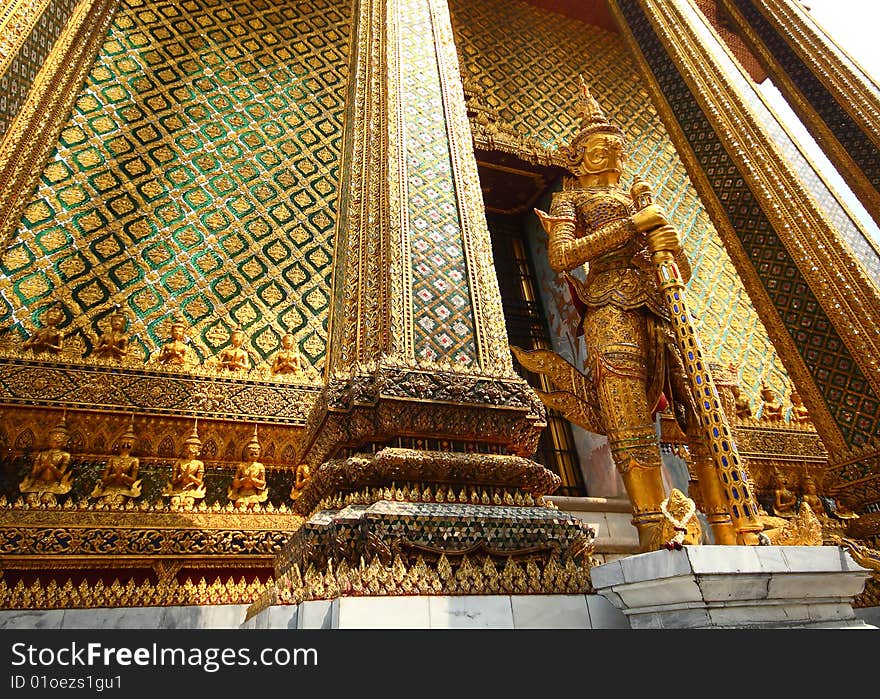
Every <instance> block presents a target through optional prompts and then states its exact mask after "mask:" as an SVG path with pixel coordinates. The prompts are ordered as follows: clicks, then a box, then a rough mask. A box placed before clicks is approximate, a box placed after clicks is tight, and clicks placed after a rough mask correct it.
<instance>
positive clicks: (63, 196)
mask: <svg viewBox="0 0 880 699" xmlns="http://www.w3.org/2000/svg"><path fill="white" fill-rule="evenodd" d="M351 9H352V4H351V2H350V1H349V0H311V1H310V2H307V3H306V2H303V3H300V2H297V3H289V2H285V1H284V0H248V1H244V2H236V3H224V2H219V1H218V0H186V1H185V2H174V3H172V2H160V1H158V0H123V1H122V2H121V5H120V8H119V10H118V13H117V15H116V17H115V19H114V22H113V26H112V29H111V31H110V33H109V35H108V37H107V40H106V42H105V44H104V46H103V49H102V50H101V51H100V53H99V56H98V59H97V60H96V63H95V65H94V68H93V69H92V71H91V74H90V76H89V78H88V80H87V83H86V85H85V87H84V89H83V90H82V93H81V94H80V96H79V98H78V100H77V102H76V106H75V108H74V111H73V113H72V114H71V116H70V118H69V121H68V123H67V124H66V126H65V127H64V129H63V131H62V132H61V138H60V141H59V143H58V146H57V149H56V151H55V153H54V154H53V156H52V157H51V160H50V162H49V164H48V166H47V167H46V169H45V171H44V172H43V175H42V178H41V181H40V184H39V187H38V189H37V191H36V193H35V195H34V198H33V200H32V201H31V203H30V204H29V206H28V207H27V209H26V211H25V215H24V218H23V221H22V225H21V227H20V229H19V231H18V232H17V234H16V236H15V238H14V240H13V242H12V244H11V245H10V247H9V248H8V249H7V250H6V252H5V253H4V254H3V256H2V258H0V269H2V272H3V274H2V276H0V327H6V328H9V327H10V326H14V328H15V329H16V330H17V331H18V332H19V333H21V332H22V331H23V325H24V324H26V325H27V326H28V329H30V328H33V327H34V322H35V321H36V320H37V318H38V316H39V312H40V310H41V309H42V308H43V307H44V306H45V305H46V304H47V303H48V302H49V299H50V298H51V297H52V295H53V293H54V295H55V296H57V297H58V298H59V299H60V300H61V302H62V304H63V306H64V312H65V316H66V318H65V321H64V324H63V326H62V327H64V329H65V330H66V331H67V332H68V333H69V335H70V336H71V338H72V340H71V341H72V342H74V343H76V342H79V343H80V344H81V345H82V346H83V349H88V347H89V346H90V344H91V342H92V341H93V339H92V338H93V335H94V334H96V333H97V332H98V327H99V325H98V324H99V323H102V322H103V319H104V318H105V317H106V316H107V315H108V314H109V313H110V311H111V309H112V307H113V305H114V304H119V305H121V306H123V307H124V308H125V309H126V310H127V312H128V313H129V315H133V316H134V320H133V322H132V324H131V330H132V331H133V332H134V333H137V335H138V340H137V342H138V343H139V344H140V347H141V352H143V353H144V354H146V349H147V347H149V348H152V347H154V346H157V345H159V344H161V343H162V342H164V340H165V339H166V338H167V336H168V325H169V318H170V316H171V315H172V313H173V312H174V311H176V310H177V309H180V310H181V311H182V312H183V314H184V315H185V316H186V318H187V319H188V321H189V323H190V324H191V326H192V329H191V332H190V336H191V337H194V338H195V339H197V340H198V341H199V342H200V343H201V344H202V345H203V347H204V348H205V349H206V352H207V353H209V354H213V353H215V352H216V351H218V350H219V349H221V348H222V347H223V346H225V345H226V344H228V341H229V336H230V329H231V328H232V327H234V326H236V325H238V326H241V327H243V328H244V329H245V330H246V332H247V334H248V336H249V343H250V347H249V349H250V350H251V351H252V352H253V353H254V355H255V356H257V357H262V358H265V357H267V356H268V355H269V354H271V353H272V352H274V351H275V350H276V349H277V348H278V347H279V346H280V340H281V336H282V335H283V334H284V332H285V331H287V330H289V331H290V332H292V333H293V334H294V335H295V336H296V339H297V343H298V346H299V349H300V351H301V353H302V354H303V355H304V356H305V357H306V358H307V359H308V361H309V362H311V363H312V364H313V365H314V366H318V367H319V366H320V365H321V364H322V362H323V358H324V355H325V351H326V326H327V320H328V307H329V306H328V304H329V298H330V279H331V273H332V256H333V236H334V225H335V222H336V210H337V205H336V199H337V196H338V183H339V160H340V149H341V141H342V123H343V111H344V95H345V90H346V84H347V77H348V50H349V49H348V42H349V38H350V32H351V14H352V13H351ZM100 327H101V328H103V325H101V326H100Z"/></svg>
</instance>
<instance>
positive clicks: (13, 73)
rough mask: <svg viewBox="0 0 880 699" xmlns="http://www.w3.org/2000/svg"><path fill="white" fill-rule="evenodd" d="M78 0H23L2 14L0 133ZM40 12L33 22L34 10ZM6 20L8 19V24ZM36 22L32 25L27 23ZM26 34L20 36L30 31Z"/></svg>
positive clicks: (3, 130) (23, 98)
mask: <svg viewBox="0 0 880 699" xmlns="http://www.w3.org/2000/svg"><path fill="white" fill-rule="evenodd" d="M78 2H79V0H49V1H48V2H46V0H24V1H23V2H18V3H17V4H15V5H14V6H10V7H9V8H7V9H10V10H11V11H12V12H11V14H10V15H9V16H8V17H7V16H5V15H4V16H3V17H2V18H0V20H2V27H0V28H2V30H3V32H2V33H3V35H2V36H0V137H2V136H3V135H4V134H5V133H6V129H7V128H9V122H10V121H12V119H13V118H15V115H16V114H18V110H19V109H20V108H21V105H22V104H23V103H24V101H25V98H26V97H27V94H28V91H29V90H30V89H31V85H32V84H33V82H34V78H35V77H36V75H37V71H38V70H40V67H41V66H42V65H43V61H44V60H45V59H46V56H47V55H48V53H49V49H50V48H52V44H54V43H55V40H56V39H57V38H58V36H59V35H60V34H61V30H62V29H64V25H65V24H66V23H67V20H68V19H69V18H70V15H71V13H72V12H73V8H74V7H76V5H77V3H78ZM35 12H40V13H41V14H40V16H39V18H38V19H37V20H36V22H34V17H33V14H34V13H35ZM7 21H8V22H9V23H8V24H7ZM31 22H34V24H33V25H32V27H28V26H27V25H29V24H30V23H31ZM28 29H30V31H29V33H28V35H27V36H26V37H21V36H17V32H19V31H22V30H24V31H27V30H28Z"/></svg>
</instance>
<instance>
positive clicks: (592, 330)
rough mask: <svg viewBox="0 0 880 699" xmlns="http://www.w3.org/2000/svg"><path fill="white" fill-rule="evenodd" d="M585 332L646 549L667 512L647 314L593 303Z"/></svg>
mask: <svg viewBox="0 0 880 699" xmlns="http://www.w3.org/2000/svg"><path fill="white" fill-rule="evenodd" d="M584 332H585V333H586V337H587V342H588V343H590V344H591V346H592V347H593V348H594V349H593V351H592V360H593V361H592V371H593V381H594V382H595V385H596V393H597V395H598V397H599V404H600V406H601V409H602V416H603V420H604V421H605V428H606V433H607V435H608V442H609V445H610V447H611V455H612V458H613V459H614V464H615V466H616V467H617V470H618V471H619V472H620V474H621V476H622V478H623V484H624V486H625V487H626V492H627V494H628V495H629V499H630V502H631V503H632V508H633V519H632V523H633V525H634V526H635V527H636V529H637V530H638V533H639V544H640V546H641V548H642V550H644V551H646V550H648V544H649V542H650V540H651V538H652V534H653V530H654V528H655V527H656V525H657V523H658V522H659V521H660V520H661V519H662V517H663V515H662V513H661V511H660V503H661V502H663V499H664V497H665V493H664V489H663V477H662V474H661V471H660V464H661V461H660V446H659V443H658V441H657V434H656V430H655V428H654V422H653V420H652V419H651V409H650V407H649V406H648V397H647V392H646V385H647V373H648V370H647V364H648V362H647V351H648V341H647V330H646V321H645V317H644V315H643V314H642V313H641V312H639V311H627V310H624V309H620V308H617V307H616V306H613V305H608V306H604V307H602V308H595V309H590V311H589V312H588V314H587V316H586V318H585V320H584Z"/></svg>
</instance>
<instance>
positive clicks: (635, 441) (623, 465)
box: [608, 424, 666, 551]
mask: <svg viewBox="0 0 880 699" xmlns="http://www.w3.org/2000/svg"><path fill="white" fill-rule="evenodd" d="M608 441H609V443H610V444H611V455H612V457H613V459H614V463H615V464H616V466H617V469H618V471H620V475H621V477H622V478H623V485H624V487H626V492H627V494H628V495H629V499H630V502H631V503H632V510H633V518H632V523H633V526H634V527H635V528H636V529H637V530H638V533H639V546H640V547H641V549H642V550H643V551H647V550H648V548H649V547H648V544H649V541H650V540H651V538H652V536H653V532H654V528H655V527H656V526H657V523H658V522H659V521H660V520H662V519H663V515H662V513H661V512H660V503H661V502H663V499H664V498H665V497H666V494H665V492H664V489H663V477H662V474H661V471H660V453H659V451H658V446H657V435H656V432H655V430H654V425H653V424H647V425H639V426H636V427H627V428H621V429H619V430H609V432H608Z"/></svg>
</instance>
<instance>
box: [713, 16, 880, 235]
mask: <svg viewBox="0 0 880 699" xmlns="http://www.w3.org/2000/svg"><path fill="white" fill-rule="evenodd" d="M720 4H721V6H722V7H723V8H724V10H725V11H726V12H727V13H728V15H729V17H730V18H731V19H732V20H733V23H734V26H736V28H737V30H738V31H739V34H740V35H741V36H742V38H743V39H744V40H745V41H746V43H747V44H748V46H749V48H750V49H751V50H752V52H753V53H754V54H755V56H756V57H757V58H758V60H759V61H760V62H761V64H762V66H763V67H764V69H765V70H766V71H767V73H768V74H769V75H770V76H771V78H772V79H773V82H774V84H775V85H776V86H777V87H778V88H779V90H780V91H781V92H782V94H783V95H784V96H785V98H786V100H788V102H789V104H790V105H791V107H792V108H793V109H794V111H795V112H796V113H797V115H798V116H799V117H800V119H801V121H802V122H803V123H804V125H805V126H806V127H807V129H809V131H810V133H812V135H813V137H814V138H815V139H816V143H818V144H819V146H821V148H822V149H823V150H824V151H825V153H826V155H827V156H828V158H829V159H830V160H831V162H832V163H834V165H835V166H836V167H837V168H838V170H839V171H840V174H841V175H842V176H843V178H844V179H845V180H846V182H847V184H849V186H850V187H851V188H852V190H853V192H854V193H855V194H856V195H857V196H858V198H859V199H860V200H861V202H862V204H863V205H864V207H865V209H866V210H867V211H868V212H869V213H870V214H871V216H872V217H873V218H874V220H875V221H877V222H878V223H880V150H878V149H880V92H878V87H877V85H876V84H875V83H874V82H873V81H872V80H871V79H870V78H869V77H868V76H866V75H865V74H864V73H863V72H862V71H861V69H860V68H859V67H858V66H857V65H856V64H855V63H853V61H852V60H850V59H849V58H848V57H847V56H846V55H845V54H844V53H843V51H841V49H840V48H839V47H838V46H836V45H835V43H834V42H833V40H832V39H831V38H830V37H828V36H827V35H825V33H824V32H822V31H821V30H820V29H819V28H818V27H817V26H816V24H815V23H814V22H813V20H812V18H811V17H810V15H809V13H807V12H805V11H804V10H803V8H801V7H799V6H798V5H799V3H795V2H791V1H790V0H723V1H722V2H721V3H720Z"/></svg>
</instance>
